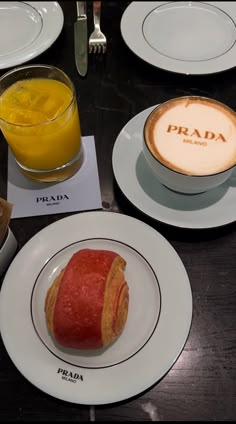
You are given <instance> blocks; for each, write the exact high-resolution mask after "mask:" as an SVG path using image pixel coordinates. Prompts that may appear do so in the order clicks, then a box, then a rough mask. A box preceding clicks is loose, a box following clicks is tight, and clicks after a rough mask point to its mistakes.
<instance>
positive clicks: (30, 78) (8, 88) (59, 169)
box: [0, 65, 83, 182]
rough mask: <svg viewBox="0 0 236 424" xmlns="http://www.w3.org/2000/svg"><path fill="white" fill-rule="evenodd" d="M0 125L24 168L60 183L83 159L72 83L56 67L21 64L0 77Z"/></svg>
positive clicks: (25, 171)
mask: <svg viewBox="0 0 236 424" xmlns="http://www.w3.org/2000/svg"><path fill="white" fill-rule="evenodd" d="M0 128H1V130H2V133H3V135H4V137H5V139H6V141H7V143H8V145H9V147H10V149H11V151H12V153H13V156H14V158H15V160H16V162H17V164H18V165H19V167H20V169H21V171H22V173H23V174H24V175H25V176H27V177H29V178H31V179H33V180H36V181H41V182H59V181H64V180H66V179H68V178H70V177H71V176H72V175H74V174H75V173H76V172H77V171H78V169H79V168H80V166H81V164H82V161H83V149H82V143H81V130H80V120H79V113H78V107H77V100H76V93H75V88H74V85H73V83H72V81H71V80H70V78H69V77H68V76H67V75H66V74H65V73H64V72H63V71H62V70H60V69H58V68H55V67H53V66H49V65H28V66H21V67H18V68H15V69H12V70H11V71H9V72H7V73H5V74H4V75H3V76H2V77H1V78H0Z"/></svg>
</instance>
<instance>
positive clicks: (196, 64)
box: [121, 1, 236, 75]
mask: <svg viewBox="0 0 236 424" xmlns="http://www.w3.org/2000/svg"><path fill="white" fill-rule="evenodd" d="M235 22H236V3H235V1H232V2H229V1H228V2H227V1H226V2H222V1H215V2H213V1H210V2H199V1H193V2H192V1H172V2H166V1H165V2H164V1H158V2H157V1H153V2H150V1H148V2H132V3H131V4H130V5H129V6H128V7H127V8H126V10H125V11H124V13H123V16H122V19H121V34H122V36H123V39H124V41H125V43H126V44H127V46H128V47H129V48H130V49H131V50H132V51H133V52H134V53H135V54H136V55H137V56H139V57H140V58H141V59H143V60H144V61H146V62H148V63H150V64H151V65H154V66H156V67H158V68H162V69H165V70H168V71H172V72H176V73H182V74H192V75H194V74H211V73H214V72H220V71H224V70H226V69H230V68H233V67H234V66H235V65H236V24H235Z"/></svg>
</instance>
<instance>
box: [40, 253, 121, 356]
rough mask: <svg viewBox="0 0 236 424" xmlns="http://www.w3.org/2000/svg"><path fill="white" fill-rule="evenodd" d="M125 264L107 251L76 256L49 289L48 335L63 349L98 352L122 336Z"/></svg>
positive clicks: (47, 300)
mask: <svg viewBox="0 0 236 424" xmlns="http://www.w3.org/2000/svg"><path fill="white" fill-rule="evenodd" d="M125 266H126V261H125V260H124V259H123V258H122V257H121V256H120V255H119V254H117V253H116V252H113V251H110V250H96V249H82V250H79V251H78V252H76V253H75V254H74V255H73V256H72V258H71V259H70V260H69V262H68V264H67V265H66V266H65V268H64V269H63V270H62V271H61V272H60V274H59V275H58V276H57V277H56V278H55V280H54V282H53V284H52V286H51V287H50V288H49V289H48V291H47V295H46V300H45V314H46V321H47V325H48V329H49V332H50V333H51V335H52V336H53V337H54V338H55V340H56V341H57V342H58V343H59V344H60V345H62V346H65V347H70V348H75V349H98V348H102V347H104V346H107V345H109V344H110V343H112V342H113V341H114V340H115V339H116V338H118V337H119V336H120V334H121V333H122V331H123V329H124V326H125V323H126V320H127V316H128V307H129V288H128V284H127V282H126V281H125V275H124V269H125Z"/></svg>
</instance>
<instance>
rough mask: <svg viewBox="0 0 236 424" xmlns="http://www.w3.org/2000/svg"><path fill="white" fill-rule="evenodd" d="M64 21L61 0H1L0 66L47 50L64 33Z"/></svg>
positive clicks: (13, 63)
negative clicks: (16, 0)
mask: <svg viewBox="0 0 236 424" xmlns="http://www.w3.org/2000/svg"><path fill="white" fill-rule="evenodd" d="M63 23H64V15H63V12H62V9H61V7H60V5H59V3H58V2H55V1H49V2H47V1H41V2H39V1H32V2H31V1H29V2H27V3H26V2H15V1H14V2H13V1H12V2H5V1H4V2H0V69H5V68H9V67H12V66H16V65H19V64H22V63H24V62H27V61H29V60H31V59H33V58H34V57H36V56H38V55H39V54H41V53H42V52H44V51H45V50H46V49H47V48H49V47H50V46H51V45H52V43H53V42H54V41H55V40H56V38H57V37H58V35H59V34H60V32H61V30H62V27H63Z"/></svg>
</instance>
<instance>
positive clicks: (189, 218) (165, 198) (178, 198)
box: [112, 105, 236, 229]
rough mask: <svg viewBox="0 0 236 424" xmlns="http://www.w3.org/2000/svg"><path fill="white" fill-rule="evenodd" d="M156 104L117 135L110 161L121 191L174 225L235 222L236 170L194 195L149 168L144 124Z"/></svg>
mask: <svg viewBox="0 0 236 424" xmlns="http://www.w3.org/2000/svg"><path fill="white" fill-rule="evenodd" d="M156 106H157V105H156ZM156 106H153V107H150V108H148V109H146V110H144V111H143V112H141V113H139V114H138V115H136V116H135V117H134V118H132V119H131V120H130V121H129V122H128V123H127V124H126V125H125V127H124V128H123V129H122V130H121V132H120V134H119V135H118V137H117V139H116V142H115V145H114V148H113V153H112V165H113V171H114V175H115V178H116V181H117V183H118V185H119V187H120V189H121V190H122V192H123V193H124V195H125V196H126V197H127V199H128V200H129V201H130V202H131V203H133V205H134V206H136V207H137V208H138V209H139V210H141V211H142V212H143V213H145V214H146V215H148V216H150V217H151V218H154V219H156V220H158V221H161V222H163V223H165V224H169V225H174V226H176V227H181V228H192V229H194V228H198V229H200V228H214V227H220V226H222V225H226V224H229V223H232V222H234V221H235V219H236V209H235V206H234V205H235V204H236V170H235V171H234V172H233V174H232V176H231V178H230V179H229V180H228V181H226V182H225V183H224V184H222V185H221V186H219V187H217V188H215V189H213V190H210V191H208V192H205V193H201V194H194V195H184V194H179V193H175V192H173V191H171V190H169V189H168V188H166V187H165V186H164V185H162V184H161V183H160V181H159V180H158V178H157V177H156V176H155V175H154V173H153V172H152V171H151V170H150V168H149V167H148V165H147V163H146V160H145V157H144V155H143V152H142V140H143V126H144V123H145V121H146V119H147V117H148V115H149V114H150V113H151V111H152V110H153V109H154V108H155V107H156Z"/></svg>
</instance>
